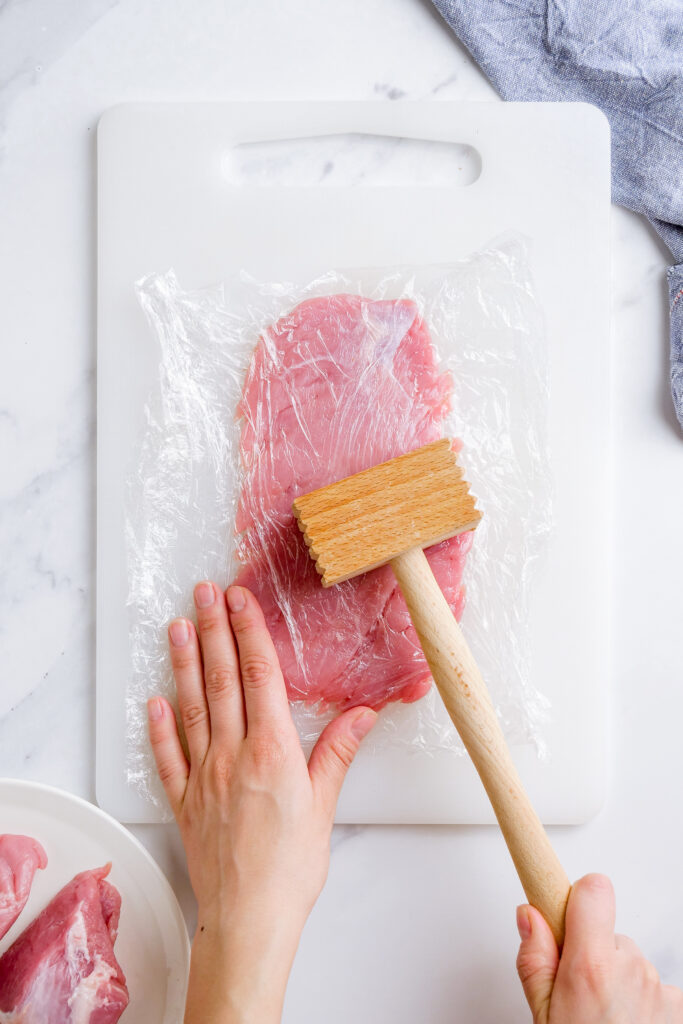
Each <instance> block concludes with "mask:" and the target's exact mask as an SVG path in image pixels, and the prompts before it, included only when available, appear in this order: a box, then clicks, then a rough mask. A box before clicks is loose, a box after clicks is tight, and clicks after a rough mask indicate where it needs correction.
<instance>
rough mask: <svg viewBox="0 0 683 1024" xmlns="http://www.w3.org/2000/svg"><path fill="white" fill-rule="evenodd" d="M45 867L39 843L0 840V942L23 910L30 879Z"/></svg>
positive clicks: (22, 838) (27, 839)
mask: <svg viewBox="0 0 683 1024" xmlns="http://www.w3.org/2000/svg"><path fill="white" fill-rule="evenodd" d="M46 865H47V855H46V853H45V850H44V849H43V848H42V846H41V845H40V843H39V842H38V841H37V840H36V839H31V838H30V836H11V835H4V836H0V939H1V938H2V937H3V935H6V934H7V932H8V931H9V930H10V928H11V927H12V925H13V924H14V922H15V921H16V919H17V918H18V917H19V914H20V913H21V912H22V910H23V909H24V907H25V906H26V900H27V899H28V897H29V893H30V892H31V886H32V884H33V876H34V875H35V873H36V871H38V869H39V868H44V867H46Z"/></svg>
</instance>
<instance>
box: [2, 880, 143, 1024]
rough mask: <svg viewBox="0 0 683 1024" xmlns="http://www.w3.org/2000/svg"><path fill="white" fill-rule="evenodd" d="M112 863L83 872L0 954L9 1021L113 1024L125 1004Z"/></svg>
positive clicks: (4, 1006) (11, 1023)
mask: <svg viewBox="0 0 683 1024" xmlns="http://www.w3.org/2000/svg"><path fill="white" fill-rule="evenodd" d="M110 868H111V864H107V865H105V867H103V868H96V869H94V870H93V871H83V872H81V874H80V875H76V877H75V878H73V879H72V880H71V881H70V882H69V883H68V885H65V886H64V888H63V889H62V890H61V891H60V892H58V893H57V895H56V896H55V897H54V899H53V900H51V902H50V903H48V905H47V906H46V907H45V909H44V910H43V911H42V913H40V914H39V915H38V917H37V918H36V919H35V921H33V923H32V924H30V925H29V926H28V928H26V930H25V931H24V932H22V934H21V935H20V936H19V938H18V939H17V940H16V942H14V943H13V944H12V945H11V946H10V948H9V949H8V950H7V952H6V953H5V954H4V955H3V956H2V957H0V1010H1V1011H3V1012H4V1013H5V1014H8V1016H7V1017H5V1016H3V1017H2V1020H3V1021H7V1022H8V1024H115V1022H116V1021H117V1020H118V1019H119V1017H120V1016H121V1014H122V1013H123V1011H124V1010H125V1008H126V1006H127V1005H128V989H127V988H126V979H125V977H124V975H123V971H122V970H121V967H120V966H119V964H118V962H117V960H116V957H115V955H114V942H115V940H116V932H117V928H118V923H119V913H120V910H121V897H120V896H119V893H118V891H117V890H116V889H115V888H114V886H113V885H111V884H110V883H109V882H107V881H105V878H106V876H107V875H108V874H109V870H110Z"/></svg>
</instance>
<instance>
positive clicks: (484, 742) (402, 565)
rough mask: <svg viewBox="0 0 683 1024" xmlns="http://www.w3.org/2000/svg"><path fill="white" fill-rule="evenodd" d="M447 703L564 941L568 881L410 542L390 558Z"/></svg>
mask: <svg viewBox="0 0 683 1024" xmlns="http://www.w3.org/2000/svg"><path fill="white" fill-rule="evenodd" d="M391 566H392V569H393V570H394V573H395V575H396V578H397V579H398V582H399V586H400V588H401V592H402V594H403V596H404V598H405V601H406V604H407V606H408V610H409V612H410V617H411V619H412V622H413V625H414V626H415V630H416V632H417V634H418V636H419V638H420V643H421V645H422V650H423V651H424V654H425V657H426V659H427V662H428V664H429V667H430V669H431V672H432V675H433V677H434V681H435V683H436V685H437V687H438V689H439V693H440V694H441V697H442V699H443V702H444V704H445V705H446V709H447V710H448V713H449V715H450V717H451V719H452V721H453V724H454V725H455V727H456V729H457V730H458V733H459V734H460V737H461V739H462V741H463V743H464V744H465V747H466V748H467V751H468V753H469V755H470V757H471V758H472V761H473V763H474V766H475V768H476V769H477V772H478V773H479V776H480V778H481V781H482V782H483V784H484V787H485V789H486V792H487V794H488V797H489V800H490V801H491V804H492V806H493V809H494V811H495V814H496V817H497V819H498V822H499V824H500V828H501V831H502V833H503V836H504V837H505V842H506V843H507V846H508V849H509V851H510V854H511V856H512V859H513V861H514V864H515V867H516V869H517V873H518V875H519V878H520V881H521V882H522V886H523V888H524V892H525V893H526V896H527V899H528V900H529V903H531V904H532V905H533V906H534V907H536V908H537V909H538V910H540V912H541V913H542V914H543V916H544V917H545V919H546V921H547V922H548V924H549V925H550V927H551V928H552V931H553V935H554V936H555V939H556V941H557V943H558V945H559V946H560V947H561V946H562V942H563V940H564V916H565V910H566V906H567V900H568V898H569V890H570V884H569V879H568V878H567V875H566V874H565V872H564V869H563V868H562V865H561V864H560V862H559V860H558V858H557V855H556V853H555V851H554V850H553V848H552V846H551V844H550V840H549V839H548V836H547V834H546V832H545V829H544V828H543V825H542V824H541V821H540V819H539V817H538V815H537V814H536V812H535V810H534V809H533V807H532V805H531V802H530V800H529V798H528V796H527V794H526V792H525V790H524V787H523V785H522V782H521V779H520V778H519V775H518V773H517V769H516V768H515V765H514V763H513V761H512V757H511V756H510V751H509V749H508V746H507V743H506V742H505V737H504V736H503V732H502V729H501V727H500V724H499V722H498V718H497V716H496V713H495V710H494V707H493V704H492V702H491V698H490V696H489V693H488V690H487V689H486V685H485V683H484V680H483V679H482V676H481V673H480V672H479V669H478V667H477V664H476V662H475V660H474V657H473V656H472V653H471V651H470V649H469V647H468V646H467V642H466V640H465V638H464V636H463V633H462V630H461V629H460V626H459V625H458V622H457V620H456V618H455V616H454V615H453V613H452V612H451V609H450V608H449V606H448V602H447V601H446V599H445V597H444V596H443V594H442V593H441V590H440V589H439V585H438V584H437V582H436V580H435V579H434V575H433V573H432V570H431V569H430V567H429V562H428V561H427V559H426V557H425V554H424V551H422V549H421V548H419V547H415V548H412V549H411V550H409V551H407V552H404V553H402V554H400V555H398V556H397V557H396V558H394V559H392V561H391Z"/></svg>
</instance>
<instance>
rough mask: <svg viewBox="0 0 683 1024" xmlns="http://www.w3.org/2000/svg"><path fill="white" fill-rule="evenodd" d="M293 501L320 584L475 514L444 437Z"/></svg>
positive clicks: (441, 536) (443, 534) (471, 520)
mask: <svg viewBox="0 0 683 1024" xmlns="http://www.w3.org/2000/svg"><path fill="white" fill-rule="evenodd" d="M293 508H294V515H295V516H296V517H297V519H298V521H299V528H300V529H301V531H302V533H303V535H304V538H305V540H306V543H307V544H308V547H309V549H310V552H311V557H312V558H313V559H314V560H315V563H316V568H317V570H318V572H319V573H320V575H321V576H322V582H323V586H325V587H329V586H332V584H334V583H341V582H342V580H348V579H351V578H352V577H353V576H358V575H360V574H361V573H364V572H368V570H370V569H374V568H376V567H377V566H380V565H385V564H386V563H387V562H388V561H390V560H391V559H392V558H395V557H396V555H399V554H400V553H401V552H402V551H406V550H408V549H409V548H412V547H421V548H424V547H429V546H430V545H432V544H437V543H438V542H439V541H442V540H446V538H447V537H455V536H456V535H457V534H459V533H464V532H465V531H466V530H472V529H474V527H475V526H476V525H477V523H478V522H479V520H480V519H481V513H480V512H479V511H478V510H477V508H476V505H475V501H474V498H473V497H472V495H471V494H470V493H469V485H468V483H467V481H466V480H465V478H464V475H463V471H462V469H461V467H460V466H459V465H458V461H457V456H456V453H455V451H454V450H453V447H452V443H451V441H450V440H449V439H448V438H442V439H441V440H439V441H434V442H432V443H431V444H428V445H425V446H424V447H422V448H418V449H417V450H416V451H413V452H408V453H407V454H406V455H400V456H399V457H398V458H395V459H390V460H389V461H388V462H383V463H381V464H380V465H379V466H374V467H373V468H372V469H367V470H364V471H363V472H362V473H356V474H355V475H354V476H349V477H346V478H345V479H344V480H340V481H338V482H337V483H334V484H330V485H328V486H327V487H322V488H320V489H319V490H317V491H311V493H310V494H306V495H303V496H302V497H300V498H297V499H296V501H295V502H294V506H293Z"/></svg>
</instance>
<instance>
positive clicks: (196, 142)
mask: <svg viewBox="0 0 683 1024" xmlns="http://www.w3.org/2000/svg"><path fill="white" fill-rule="evenodd" d="M338 133H369V134H375V135H380V136H395V137H399V138H415V139H426V140H441V141H443V142H454V143H459V144H466V145H469V146H472V147H475V148H476V150H477V152H478V153H479V155H480V157H481V174H480V176H479V178H478V179H477V180H476V182H474V183H473V184H470V185H468V186H467V187H463V186H461V185H459V184H449V183H445V184H444V183H443V182H441V183H440V184H439V185H438V186H435V187H430V186H429V185H427V184H424V183H422V184H412V183H411V182H410V181H408V182H407V183H403V182H401V183H399V184H392V185H383V186H382V185H374V186H373V185H371V184H370V183H367V184H366V183H364V181H360V182H356V183H355V184H354V185H352V186H346V185H329V184H327V185H318V184H315V183H311V184H309V183H307V184H304V185H300V186H296V185H295V186H292V185H281V186H278V187H276V186H264V185H262V184H258V185H249V184H245V183H244V182H242V183H238V184H235V183H234V181H231V180H230V176H229V171H228V169H229V168H230V167H231V166H232V165H233V163H232V162H231V154H232V155H233V156H234V151H233V147H234V146H236V145H237V144H239V143H244V142H257V141H259V140H269V139H300V138H306V137H309V136H334V135H337V134H338ZM425 159H429V156H427V157H425ZM435 159H436V157H435ZM247 171H248V168H247ZM422 177H423V175H422V174H420V178H422ZM454 177H456V175H455V174H454ZM98 189H99V194H98V218H99V252H98V260H99V269H98V282H99V284H98V288H99V294H98V548H97V550H98V554H97V560H98V566H97V573H98V583H97V796H98V800H99V803H100V805H101V806H102V807H104V808H105V809H106V810H108V811H109V812H110V813H112V814H113V815H114V816H116V817H118V818H119V819H121V820H123V821H150V820H155V819H156V817H157V813H156V811H155V809H154V808H153V807H151V806H150V805H147V804H146V803H145V802H144V801H143V800H142V799H141V798H140V796H139V795H138V794H136V793H135V792H134V791H133V790H131V789H130V788H129V787H128V786H127V784H126V780H125V770H124V757H125V705H124V695H125V688H126V683H127V679H128V675H129V670H130V669H129V650H128V635H127V613H126V609H125V599H126V569H125V546H124V531H123V491H124V479H125V473H126V467H127V464H128V463H129V460H130V457H131V452H132V448H133V444H134V441H135V439H136V437H137V435H138V433H139V431H140V429H141V427H142V425H143V407H144V402H145V398H146V396H147V394H148V392H149V390H150V387H151V385H152V382H153V380H154V375H155V368H156V344H155V341H154V339H153V337H152V336H151V333H150V331H149V329H148V327H147V325H146V323H145V321H144V318H143V315H142V313H141V311H140V309H139V307H138V305H137V301H136V298H135V295H134V293H133V282H134V281H135V280H136V279H138V278H139V277H141V276H143V275H144V274H147V273H150V272H161V271H165V270H166V269H168V268H169V267H173V268H174V269H175V270H176V272H177V274H178V277H179V279H180V281H181V283H182V284H183V286H184V287H186V288H194V287H200V286H203V285H206V284H210V283H213V282H215V281H218V280H220V279H222V278H224V277H225V276H226V275H227V274H229V273H230V272H232V271H235V270H237V269H240V268H246V269H248V270H249V271H250V272H251V273H253V274H254V275H256V276H257V277H259V278H265V279H285V280H287V279H292V278H293V277H298V276H299V275H304V276H313V275H315V274H318V273H319V272H321V271H323V270H327V269H330V268H333V267H344V266H364V265H365V266H367V265H387V264H388V265H393V264H400V263H407V264H410V263H418V264H420V263H442V262H443V263H448V262H452V261H453V260H454V259H459V258H460V257H462V256H465V255H467V254H468V253H469V252H471V251H472V250H474V249H477V248H479V247H481V246H482V245H485V244H486V243H487V242H488V241H490V240H491V239H492V238H494V237H495V236H497V235H499V234H500V233H501V232H504V231H506V230H509V229H511V230H515V231H521V232H523V233H524V234H526V235H527V236H529V238H530V239H531V240H532V244H533V257H532V258H533V270H534V275H535V280H536V285H537V290H538V295H539V297H540V300H541V303H542V304H543V307H544V311H545V314H546V320H547V334H548V343H549V347H550V364H551V366H550V372H551V399H550V443H551V451H552V460H553V471H554V476H555V485H556V495H555V505H554V526H555V530H554V536H553V539H552V541H551V544H550V550H549V553H548V557H547V559H546V561H545V564H544V566H543V568H542V569H541V571H540V572H539V576H538V582H537V585H536V587H535V591H534V595H533V608H532V621H531V624H530V626H531V632H532V639H533V665H532V676H533V678H532V681H533V682H534V683H535V685H536V686H537V687H538V688H539V689H540V690H541V691H542V692H543V693H545V694H547V696H548V697H549V699H550V701H551V704H552V714H553V718H552V722H551V723H550V724H549V725H548V726H547V728H546V730H545V735H546V738H547V743H548V748H549V750H550V754H551V756H550V759H549V760H548V761H539V760H538V759H537V757H536V754H535V752H534V751H533V750H532V749H531V748H518V749H516V750H515V751H514V755H515V760H516V762H517V764H518V766H519V769H520V771H521V774H522V776H523V779H524V781H525V783H526V785H527V787H528V789H529V792H530V795H531V798H532V800H533V802H534V804H535V805H536V807H537V809H538V811H539V813H540V815H541V817H542V818H543V820H544V821H545V822H546V823H564V824H570V823H578V822H581V821H584V820H586V819H587V818H589V817H590V816H591V815H592V814H594V813H595V812H596V810H597V809H598V808H599V806H600V804H601V802H602V798H603V791H604V785H605V732H606V714H605V704H606V700H605V698H606V692H607V686H608V679H609V659H608V630H607V627H608V617H607V593H608V580H607V574H608V568H609V566H608V564H607V551H608V544H607V543H606V538H607V529H608V525H609V510H608V499H609V491H610V488H609V476H610V467H609V456H610V439H609V419H608V402H609V375H608V371H609V366H608V362H609V358H608V357H609V320H608V309H609V294H608V290H609V261H608V218H609V200H610V167H609V129H608V125H607V121H606V120H605V118H604V117H603V116H602V114H600V112H599V111H598V110H596V109H595V108H593V107H591V106H588V105H585V104H532V103H529V104H514V103H508V104H506V103H450V102H424V103H407V102H406V103H389V102H379V103H352V102H339V103H314V102H311V103H249V104H246V103H245V104H236V103H229V104H228V103H225V104H196V105H175V104H174V105H155V104H146V105H128V106H121V107H116V108H114V109H112V110H110V111H108V112H107V113H106V114H105V115H104V116H103V118H102V120H101V121H100V125H99V129H98ZM337 820H338V821H342V822H437V823H438V822H443V823H447V822H455V823H486V822H491V821H493V815H492V812H491V810H490V808H489V805H488V803H487V801H486V798H485V796H484V793H483V790H482V787H481V785H480V783H479V780H478V778H477V776H476V774H475V772H474V770H473V768H472V766H471V765H470V763H469V762H468V760H467V759H465V758H457V759H456V758H453V757H451V756H448V755H447V754H444V755H443V756H436V757H435V756H433V755H432V756H430V755H420V754H418V753H412V754H410V753H407V752H405V751H394V752H391V753H385V754H381V755H374V756H372V757H370V756H367V755H365V756H363V755H362V754H361V756H360V757H359V759H358V761H357V763H356V764H355V765H354V767H353V769H352V771H351V773H350V775H349V778H348V781H347V783H346V785H345V788H344V792H343V794H342V798H341V801H340V805H339V813H338V818H337Z"/></svg>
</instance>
